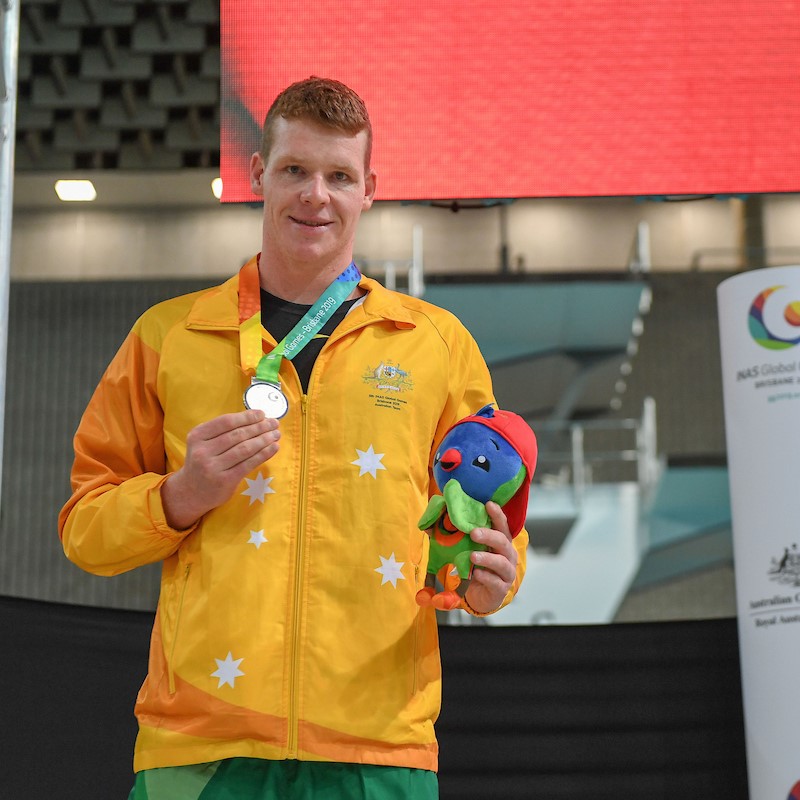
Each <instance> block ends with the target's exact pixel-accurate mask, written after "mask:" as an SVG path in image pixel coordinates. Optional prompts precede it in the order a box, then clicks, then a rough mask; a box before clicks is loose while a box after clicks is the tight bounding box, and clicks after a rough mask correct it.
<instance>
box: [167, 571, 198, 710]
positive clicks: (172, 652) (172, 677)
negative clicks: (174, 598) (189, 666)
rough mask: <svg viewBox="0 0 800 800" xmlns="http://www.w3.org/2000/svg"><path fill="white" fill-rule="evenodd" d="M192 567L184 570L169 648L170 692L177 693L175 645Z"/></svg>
mask: <svg viewBox="0 0 800 800" xmlns="http://www.w3.org/2000/svg"><path fill="white" fill-rule="evenodd" d="M191 568H192V565H191V564H187V565H186V567H185V568H184V570H183V586H182V587H181V596H180V599H179V600H178V613H177V616H176V617H175V630H174V631H173V633H172V646H171V647H170V648H169V666H168V668H167V671H168V675H169V693H170V694H175V646H176V645H177V644H178V628H179V627H180V624H181V617H182V616H183V599H184V598H185V597H186V586H187V585H188V583H189V570H190V569H191Z"/></svg>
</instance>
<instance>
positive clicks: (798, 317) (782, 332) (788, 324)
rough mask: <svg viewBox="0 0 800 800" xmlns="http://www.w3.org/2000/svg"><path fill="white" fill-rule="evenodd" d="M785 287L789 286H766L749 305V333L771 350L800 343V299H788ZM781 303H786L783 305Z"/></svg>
mask: <svg viewBox="0 0 800 800" xmlns="http://www.w3.org/2000/svg"><path fill="white" fill-rule="evenodd" d="M782 289H786V287H785V286H771V287H770V288H769V289H765V290H764V291H763V292H761V293H760V294H758V295H757V296H756V298H755V300H753V303H752V305H751V306H750V312H749V315H748V327H749V329H750V335H751V336H752V337H753V339H754V340H755V341H756V342H757V343H758V344H760V345H761V346H762V347H766V348H767V349H768V350H786V349H787V348H788V347H794V346H795V345H796V344H800V301H797V300H793V301H789V300H787V299H786V297H785V294H786V293H785V292H783V291H781V290H782ZM776 292H777V293H778V294H777V295H776V294H775V293H776ZM768 301H769V302H768ZM782 303H785V305H784V306H783V308H782V309H781V305H782Z"/></svg>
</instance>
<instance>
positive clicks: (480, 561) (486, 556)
mask: <svg viewBox="0 0 800 800" xmlns="http://www.w3.org/2000/svg"><path fill="white" fill-rule="evenodd" d="M470 560H471V561H472V563H473V564H474V565H475V566H476V567H483V569H478V570H473V573H472V574H473V577H477V576H478V575H485V574H486V573H487V572H488V573H492V574H494V575H496V576H497V577H498V578H500V580H502V581H503V583H504V584H506V585H508V586H510V585H511V584H512V583H513V582H514V579H515V578H516V576H517V567H516V564H515V563H514V562H513V561H512V560H510V559H508V558H506V556H504V555H498V554H497V553H491V552H489V551H487V550H483V551H480V550H479V551H476V552H474V553H472V557H471V559H470Z"/></svg>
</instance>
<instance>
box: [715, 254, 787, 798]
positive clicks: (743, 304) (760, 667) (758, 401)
mask: <svg viewBox="0 0 800 800" xmlns="http://www.w3.org/2000/svg"><path fill="white" fill-rule="evenodd" d="M717 302H718V308H719V329H720V345H721V353H722V383H723V397H724V403H725V429H726V438H727V449H728V472H729V479H730V488H731V513H732V522H733V550H734V562H735V571H736V597H737V611H738V624H739V646H740V651H741V665H742V690H743V697H744V714H745V733H746V740H747V767H748V779H749V784H750V800H800V692H799V691H798V687H800V266H792V267H774V268H766V269H759V270H754V271H752V272H747V273H743V274H741V275H736V276H735V277H733V278H729V279H728V280H725V281H723V282H722V283H721V284H720V285H719V287H718V288H717Z"/></svg>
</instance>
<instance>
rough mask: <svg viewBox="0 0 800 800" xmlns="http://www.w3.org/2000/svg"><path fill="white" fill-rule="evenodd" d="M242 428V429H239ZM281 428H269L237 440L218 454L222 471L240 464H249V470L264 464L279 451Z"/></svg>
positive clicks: (218, 464)
mask: <svg viewBox="0 0 800 800" xmlns="http://www.w3.org/2000/svg"><path fill="white" fill-rule="evenodd" d="M238 430H242V429H238ZM280 438H281V432H280V431H279V430H269V431H266V432H264V433H259V434H257V435H255V436H252V437H250V438H247V439H244V440H242V441H239V442H236V443H235V444H233V445H232V446H231V447H229V448H228V449H227V450H224V451H223V452H221V453H219V454H217V455H216V457H215V460H216V462H217V466H218V468H219V469H220V470H221V471H228V470H231V469H236V468H238V467H239V466H240V465H245V466H247V465H252V466H249V467H248V469H247V471H248V472H249V470H250V469H253V468H254V467H257V466H258V465H259V464H263V463H264V462H265V461H266V460H267V459H269V458H272V456H274V455H275V453H277V452H278V441H279V439H280Z"/></svg>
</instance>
